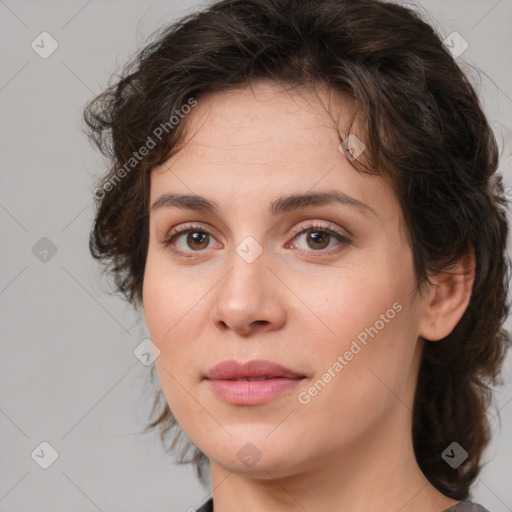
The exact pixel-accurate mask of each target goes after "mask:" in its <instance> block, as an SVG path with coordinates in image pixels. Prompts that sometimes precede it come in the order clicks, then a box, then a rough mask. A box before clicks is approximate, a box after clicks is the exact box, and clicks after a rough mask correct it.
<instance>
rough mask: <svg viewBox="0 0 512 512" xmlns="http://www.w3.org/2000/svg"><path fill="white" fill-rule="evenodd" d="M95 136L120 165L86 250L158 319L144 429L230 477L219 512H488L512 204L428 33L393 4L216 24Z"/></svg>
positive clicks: (308, 4) (218, 487) (198, 27)
mask: <svg viewBox="0 0 512 512" xmlns="http://www.w3.org/2000/svg"><path fill="white" fill-rule="evenodd" d="M85 119H86V122H87V125H88V128H89V132H88V133H89V135H90V137H91V138H92V139H93V140H94V141H95V142H96V143H97V144H98V146H99V148H100V149H101V150H102V151H103V152H104V154H106V155H107V156H109V157H110V158H111V162H112V165H111V168H110V170H109V173H108V174H107V175H105V176H104V178H103V180H102V182H101V183H100V184H99V186H98V188H97V189H96V190H95V196H96V199H97V213H96V219H95V224H94V227H93V230H92V233H91V244H90V246H91V252H92V254H93V255H94V256H95V257H96V258H98V259H101V260H103V261H105V262H106V263H107V264H108V267H107V268H108V269H109V270H110V271H111V272H112V274H113V276H114V278H115V282H116V285H117V289H118V290H119V291H120V292H121V293H122V294H123V295H124V296H125V297H126V298H127V299H128V300H129V301H130V302H132V303H133V304H134V305H135V306H142V307H143V309H144V314H145V320H146V324H147V328H148V331H149V333H150V336H151V340H152V343H153V348H154V351H155V366H156V369H157V372H158V378H159V381H160V386H161V391H160V392H159V393H158V394H157V396H156V399H155V405H154V408H153V413H155V412H156V416H157V417H156V418H155V419H154V420H153V421H152V422H151V423H150V425H149V426H148V429H152V428H158V429H160V433H161V436H162V440H165V438H166V436H167V435H168V434H170V435H171V436H172V437H171V439H172V440H171V449H172V450H175V449H177V448H181V452H180V458H179V460H180V461H181V462H192V463H193V464H194V465H195V466H196V469H197V471H198V475H199V477H201V478H202V479H203V481H206V480H205V471H206V468H207V466H209V472H210V478H211V484H212V489H213V497H212V499H210V500H209V501H208V502H207V503H205V504H204V505H203V507H201V509H200V510H202V511H211V510H215V511H216V512H218V511H226V512H230V511H234V510H245V511H249V512H252V511H254V512H256V511H261V510H272V511H281V510H283V511H284V510H286V511H295V510H297V511H299V510H308V511H312V510H350V511H351V512H359V511H365V512H367V511H369V510H382V511H384V510H390V511H391V510H400V511H410V512H413V511H414V512H441V511H448V510H449V511H451V512H453V511H460V510H464V511H465V510H479V511H482V510H485V509H484V508H483V507H481V506H479V505H477V504H475V503H473V502H472V501H471V500H470V494H469V488H470V485H471V483H472V482H474V480H475V479H476V477H477V476H478V474H479V471H480V468H481V457H482V454H483V452H484V449H485V447H486V445H487V444H488V441H489V437H490V429H489V425H488V420H487V418H486V410H487V407H488V406H489V400H490V398H491V391H490V387H489V385H490V384H496V383H497V382H498V381H499V374H500V369H501V365H502V361H503V359H504V356H505V354H506V350H507V349H508V347H509V345H510V339H509V337H508V333H507V332H506V331H505V330H504V328H503V324H504V321H505V320H506V318H507V314H508V311H509V305H508V303H507V287H508V282H509V261H508V259H507V256H506V250H505V248H506V241H507V235H508V225H507V221H506V216H505V213H504V207H505V206H506V205H507V203H506V200H505V197H504V193H503V187H502V183H501V177H500V176H498V175H497V174H496V172H495V171H496V169H497V163H498V156H497V155H498V152H497V147H496V143H495V139H494V137H493V134H492V132H491V129H490V127H489V124H488V122H487V120H486V118H485V115H484V113H483V112H482V109H481V107H480V105H479V101H478V99H477V97H476V95H475V92H474V90H473V88H472V87H471V85H470V84H469V82H468V81H467V79H466V78H465V76H464V75H463V73H462V72H461V70H460V69H459V67H458V66H457V64H456V62H455V61H454V58H453V57H452V55H451V54H450V53H449V51H448V49H446V48H445V47H444V46H443V44H442V42H441V40H440V38H439V37H438V36H437V35H436V34H435V32H434V30H433V29H432V28H431V27H430V26H429V25H428V24H426V23H425V22H423V21H422V20H421V19H420V18H419V16H418V15H417V14H415V13H414V12H412V11H411V10H408V9H406V8H404V7H401V6H398V5H394V4H391V3H385V2H380V1H376V0H357V1H355V0H320V1H306V0H299V1H297V0H294V1H291V0H226V1H223V2H218V3H215V4H213V5H212V6H211V7H209V8H208V9H206V10H204V11H203V12H200V13H197V14H193V15H190V16H188V17H187V18H185V19H183V20H182V21H181V22H178V23H176V24H173V25H172V26H170V27H165V28H164V29H163V30H162V32H161V33H160V34H159V35H158V38H157V40H156V41H155V42H154V43H152V44H151V45H149V46H148V47H146V48H144V49H143V50H142V51H141V52H140V53H139V55H138V56H137V59H135V60H134V61H133V63H132V65H131V66H128V67H127V68H126V69H125V72H124V74H123V76H122V77H121V78H120V79H119V80H118V81H117V82H116V83H114V84H113V85H112V86H111V87H110V88H109V89H108V90H106V91H105V92H104V93H102V94H101V95H100V96H99V97H97V98H95V99H94V100H93V101H91V103H90V104H89V105H88V107H87V108H86V111H85ZM159 405H160V406H161V410H158V407H159Z"/></svg>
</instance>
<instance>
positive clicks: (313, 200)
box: [151, 190, 382, 220]
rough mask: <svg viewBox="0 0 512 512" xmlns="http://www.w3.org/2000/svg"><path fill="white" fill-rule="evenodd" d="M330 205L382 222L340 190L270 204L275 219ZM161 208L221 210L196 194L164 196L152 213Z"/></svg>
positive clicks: (282, 198)
mask: <svg viewBox="0 0 512 512" xmlns="http://www.w3.org/2000/svg"><path fill="white" fill-rule="evenodd" d="M330 204H342V205H345V206H351V207H353V208H357V209H358V210H360V211H361V212H362V213H366V214H372V215H374V216H375V217H377V218H378V219H380V220H382V219H381V216H380V215H379V214H378V213H377V212H376V211H375V210H374V209H373V208H372V207H371V206H369V205H367V204H366V203H363V202H362V201H360V200H359V199H356V198H354V197H351V196H349V195H347V194H345V193H343V192H340V191H338V190H329V191H325V192H309V193H304V194H291V195H288V196H282V197H278V198H277V199H274V200H273V201H272V202H271V203H270V206H269V213H270V214H271V215H272V216H274V217H275V216H278V215H282V214H285V213H290V212H293V211H296V210H301V209H303V208H307V207H310V206H324V205H330ZM160 208H182V209H188V210H194V211H197V212H210V213H215V214H217V213H218V212H219V210H220V209H219V206H218V204H217V203H216V202H215V201H213V200H211V199H208V198H206V197H203V196H199V195H195V194H162V195H161V196H160V197H159V198H158V199H157V200H156V201H155V202H154V203H153V205H152V206H151V211H156V210H159V209H160Z"/></svg>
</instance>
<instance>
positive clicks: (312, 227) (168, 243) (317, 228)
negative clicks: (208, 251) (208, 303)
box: [162, 223, 351, 258]
mask: <svg viewBox="0 0 512 512" xmlns="http://www.w3.org/2000/svg"><path fill="white" fill-rule="evenodd" d="M308 231H313V232H321V233H327V234H329V235H331V236H334V238H335V239H336V240H338V242H341V245H342V246H345V245H348V244H350V243H351V242H350V240H349V239H348V238H347V237H346V236H344V235H342V234H341V233H340V232H338V231H336V230H335V229H332V228H329V227H327V226H322V225H319V224H315V223H312V224H307V225H302V226H300V227H299V228H297V229H296V230H294V232H293V234H292V240H293V239H295V238H297V236H298V235H302V234H303V233H307V232H308ZM197 232H199V233H205V234H208V235H210V236H212V235H211V234H210V233H209V232H208V231H207V230H205V229H204V227H202V226H199V225H195V224H190V225H187V226H184V227H183V228H182V229H179V230H175V231H171V232H170V233H169V234H168V235H167V237H166V238H165V240H163V241H162V244H163V245H164V246H165V247H168V248H169V249H170V250H171V252H172V253H173V254H176V255H177V256H180V257H184V258H193V257H194V256H193V253H201V252H204V251H205V250H202V249H200V250H197V251H192V250H191V251H186V252H185V253H184V252H183V251H180V250H178V249H174V248H173V247H172V244H173V242H174V241H175V240H176V239H177V238H178V237H180V236H182V235H185V234H187V233H197ZM287 244H288V242H287ZM299 250H300V251H303V250H302V249H299ZM306 252H308V253H311V256H312V257H314V258H317V257H322V256H330V255H332V254H334V252H338V251H334V252H333V250H332V248H331V249H330V250H328V251H325V250H322V249H320V250H318V251H315V250H311V251H306ZM186 253H192V254H190V255H188V254H186ZM315 253H317V254H315Z"/></svg>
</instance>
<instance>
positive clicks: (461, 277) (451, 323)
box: [418, 248, 476, 341]
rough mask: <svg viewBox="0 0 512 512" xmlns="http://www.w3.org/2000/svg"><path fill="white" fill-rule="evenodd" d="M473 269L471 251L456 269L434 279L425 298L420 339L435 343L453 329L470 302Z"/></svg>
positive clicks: (459, 262)
mask: <svg viewBox="0 0 512 512" xmlns="http://www.w3.org/2000/svg"><path fill="white" fill-rule="evenodd" d="M475 267H476V259H475V251H474V249H473V248H471V250H470V251H469V252H468V253H466V254H465V255H464V256H463V257H462V258H461V259H460V260H459V261H458V262H457V264H456V265H455V266H453V267H451V268H450V269H449V270H447V271H445V272H442V273H440V274H437V275H436V276H433V278H432V279H431V281H432V282H433V285H432V286H431V289H430V290H429V293H428V294H427V295H426V297H425V302H424V306H423V314H422V316H421V319H420V323H419V332H418V335H419V336H421V337H422V338H424V339H426V340H430V341H438V340H441V339H443V338H445V337H446V336H448V335H449V334H450V333H451V332H452V331H453V329H455V326H456V325H457V324H458V322H459V321H460V319H461V318H462V315H464V312H465V311H466V309H467V307H468V305H469V302H470V300H471V294H472V291H473V283H474V280H475Z"/></svg>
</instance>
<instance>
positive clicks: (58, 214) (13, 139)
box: [0, 0, 512, 512]
mask: <svg viewBox="0 0 512 512" xmlns="http://www.w3.org/2000/svg"><path fill="white" fill-rule="evenodd" d="M420 4H421V6H422V7H424V8H425V9H426V10H427V11H429V12H430V13H431V16H430V19H431V21H432V22H433V23H435V24H436V25H437V26H438V27H439V28H440V31H441V33H442V34H443V35H445V36H447V35H448V34H450V33H451V32H452V31H457V32H458V33H460V34H461V35H462V36H463V38H464V39H465V40H467V42H468V43H469V47H468V49H467V50H466V51H465V52H464V54H462V56H461V57H460V58H459V60H460V61H463V62H464V63H465V64H464V65H465V66H466V68H467V69H469V72H470V73H471V76H472V78H473V81H474V83H475V84H476V87H477V89H478V90H479V91H480V93H481V94H482V95H483V100H484V106H485V109H486V112H487V113H488V115H489V119H490V121H491V123H492V125H493V127H494V128H495V130H496V134H497V136H498V140H499V142H500V146H501V150H502V153H503V156H504V159H503V163H502V168H501V170H502V172H503V174H504V175H505V180H506V182H507V185H508V186H512V170H511V163H512V162H511V160H512V158H511V156H510V155H511V152H512V150H511V148H512V138H511V130H512V126H511V119H512V72H511V55H510V52H511V48H512V33H511V30H510V26H511V22H512V0H498V1H497V0H478V1H477V0H472V1H467V0H466V1H463V0H455V1H452V0H450V1H446V0H443V1H440V0H428V1H427V0H426V1H423V2H421V3H420ZM199 5H200V4H199V3H198V2H195V1H189V2H177V1H145V0H144V1H143V0H138V1H134V0H131V1H100V0H90V1H86V0H80V1H74V0H73V1H57V0H54V1H48V0H47V1H21V0H5V1H2V0H0V34H1V42H2V44H1V45H0V55H1V61H2V66H1V70H0V109H1V123H0V130H1V137H0V155H1V163H2V167H1V180H2V181H1V188H0V229H1V240H2V264H1V266H0V311H1V313H0V314H1V323H0V332H1V346H0V351H1V352H0V375H1V379H2V385H1V387H0V434H1V437H0V438H1V458H0V510H1V511H4V512H7V511H8V512H14V511H36V510H37V511H38V512H43V511H50V510H51V511H54V512H57V511H68V510H74V511H76V512H81V511H83V512H88V511H95V510H100V511H104V512H107V511H121V510H122V511H126V512H129V511H134V512H135V511H137V512H143V511H150V510H151V511H153V512H160V511H166V512H173V511H185V510H187V508H188V507H190V506H196V507H197V506H199V504H200V503H202V502H203V501H204V500H205V499H206V498H207V496H208V490H205V489H203V488H202V487H201V486H200V485H199V483H197V481H196V479H195V477H194V473H193V471H192V468H190V467H186V466H185V467H182V466H177V465H175V464H174V463H173V462H172V461H171V460H170V459H169V457H167V456H165V455H164V454H163V450H162V448H161V447H160V444H159V441H158V438H157V436H156V435H154V436H141V435H137V432H138V431H140V430H141V429H142V428H143V426H144V421H145V419H146V417H147V414H148V412H149V407H150V399H151V396H152V395H151V393H150V390H149V389H148V387H147V385H146V383H147V375H148V373H149V367H146V366H144V365H143V364H141V363H140V362H139V360H138V359H136V358H135V357H134V354H133V350H134V348H135V347H136V346H137V345H139V343H141V341H142V340H143V339H144V338H145V337H146V336H147V332H146V330H145V327H144V325H143V321H142V318H143V317H142V316H141V315H137V314H135V313H134V312H133V310H131V309H130V308H129V307H127V306H126V305H125V304H124V303H123V302H122V301H121V300H120V299H119V298H117V297H115V296H112V295H109V294H108V293H107V291H108V281H107V280H106V279H101V278H100V275H99V270H98V267H97V265H96V263H95V262H94V261H93V260H92V258H91V257H90V256H89V253H88V246H87V244H88V234H89V229H90V227H91V223H92V211H93V210H92V205H93V201H92V190H93V188H94V186H95V178H96V177H97V176H99V175H100V174H101V172H103V169H104V167H103V165H104V162H103V161H102V159H101V157H100V156H99V155H98V154H97V153H96V152H95V151H94V150H93V149H92V147H91V146H90V145H89V142H88V141H87V140H86V139H85V137H84V136H83V135H82V133H81V115H82V109H83V106H84V104H85V102H86V101H87V100H88V99H89V98H91V97H92V96H93V94H95V93H98V92H100V90H102V89H103V88H104V87H105V86H106V84H107V81H108V79H109V77H110V75H111V74H112V72H113V71H115V70H119V69H120V67H121V65H122V64H123V63H124V62H125V61H126V60H127V59H128V58H129V57H130V56H131V55H132V53H133V52H134V51H135V50H136V49H137V48H140V47H141V45H143V44H144V42H145V41H146V40H147V38H148V37H149V36H150V34H151V33H152V32H153V30H155V29H157V28H158V27H160V26H161V25H162V24H164V23H167V22H170V21H172V20H173V19H175V18H177V17H178V16H180V15H183V14H186V13H188V12H190V11H191V10H195V9H196V8H197V6H199ZM43 31H46V32H48V33H50V34H51V36H52V37H53V38H54V39H55V40H56V41H57V43H58V45H59V46H58V49H57V50H56V51H55V52H54V53H53V54H52V55H51V56H50V57H48V58H47V59H43V58H41V57H40V56H39V54H38V53H36V52H35V51H34V50H33V49H32V47H31V43H32V41H33V40H35V39H36V38H37V37H38V36H39V34H40V33H41V32H43ZM36 41H37V40H36ZM471 66H475V67H476V68H478V69H480V70H481V74H480V75H479V76H478V75H477V74H476V73H475V72H474V71H473V70H472V67H471ZM509 192H510V197H511V198H512V188H511V189H510V190H509ZM43 237H46V238H48V239H49V240H50V241H51V243H52V244H53V245H54V246H55V248H56V249H57V252H56V254H54V255H52V252H51V250H50V252H48V253H47V254H46V255H45V254H44V253H42V252H41V251H42V250H43V249H45V248H47V249H48V247H49V242H48V241H46V240H43V241H40V240H41V238H43ZM36 244H39V245H36ZM34 246H36V249H33V248H34ZM34 253H35V254H34ZM45 257H46V261H41V258H43V259H44V258H45ZM508 327H510V322H509V323H508ZM504 376H505V379H506V385H505V386H504V387H503V388H501V389H500V391H499V392H498V394H497V408H498V409H500V410H501V418H502V422H501V429H500V428H499V424H498V423H497V422H496V421H495V426H496V429H495V430H496V432H495V437H494V440H493V443H492V445H491V447H490V448H489V450H488V451H487V460H488V461H489V463H488V465H487V466H486V467H485V469H484V471H483V472H482V474H481V477H480V479H479V480H478V482H477V485H476V486H475V487H474V496H475V498H476V499H477V500H478V501H480V502H481V503H482V504H484V505H485V506H487V507H488V508H489V509H490V510H491V512H505V511H511V510H512V486H511V485H510V483H511V480H512V478H511V475H512V469H511V462H510V461H511V460H512V404H511V401H512V378H511V376H512V353H511V354H509V357H508V359H507V362H506V364H505V368H504ZM43 441H46V442H48V443H50V445H51V446H52V447H53V448H54V449H55V450H56V451H57V453H58V458H57V460H56V461H55V462H54V463H53V464H52V465H51V466H50V467H49V468H48V469H42V468H41V467H40V466H39V465H38V464H36V462H35V461H34V460H33V458H32V456H31V454H32V453H33V452H34V450H35V449H36V448H38V447H39V445H40V443H41V442H43ZM36 453H40V449H39V451H36ZM44 453H45V456H48V453H49V452H48V450H46V452H44ZM42 458H43V457H40V458H39V459H37V457H36V456H34V459H36V460H39V461H41V460H42Z"/></svg>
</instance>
